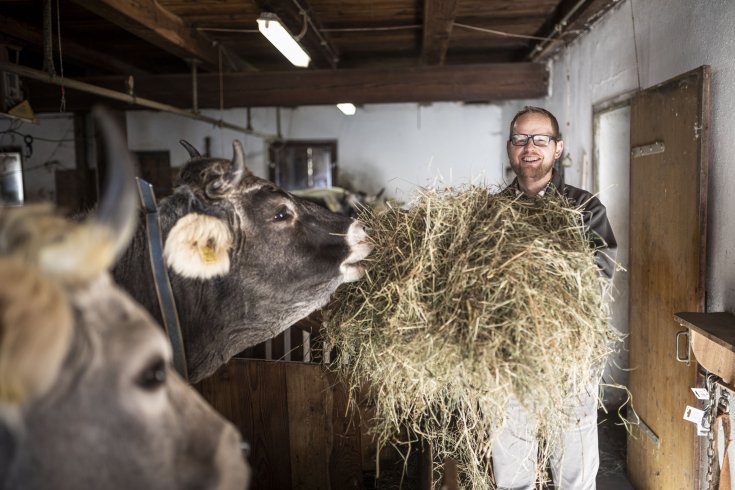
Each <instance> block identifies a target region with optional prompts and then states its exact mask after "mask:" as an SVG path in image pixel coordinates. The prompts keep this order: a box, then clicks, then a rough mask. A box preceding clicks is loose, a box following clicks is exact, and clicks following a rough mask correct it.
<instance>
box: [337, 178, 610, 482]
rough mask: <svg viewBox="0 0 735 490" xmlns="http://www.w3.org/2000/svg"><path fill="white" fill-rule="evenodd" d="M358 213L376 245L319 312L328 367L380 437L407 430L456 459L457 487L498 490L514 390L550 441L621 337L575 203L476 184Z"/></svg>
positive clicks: (438, 456) (389, 438)
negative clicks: (363, 396) (361, 271)
mask: <svg viewBox="0 0 735 490" xmlns="http://www.w3.org/2000/svg"><path fill="white" fill-rule="evenodd" d="M361 219H362V220H363V221H364V222H365V223H366V227H367V228H368V229H369V233H370V239H371V241H372V242H373V244H374V246H375V248H374V251H373V253H372V254H371V255H370V257H369V258H368V259H367V261H366V265H367V274H366V277H365V279H364V280H362V281H359V282H356V283H352V284H350V285H347V286H345V287H343V289H340V290H338V291H337V293H336V296H335V298H334V302H333V307H332V309H331V310H330V311H329V312H328V313H327V314H326V320H325V330H324V334H325V337H326V339H327V342H328V345H329V346H331V347H333V348H336V351H337V352H338V355H337V358H336V360H335V361H334V362H333V363H332V364H331V367H332V368H333V369H335V370H336V371H337V372H338V373H339V374H340V375H341V376H342V377H343V379H344V380H345V381H346V383H347V386H348V387H349V388H350V389H351V390H352V392H353V393H354V392H355V391H356V390H359V389H361V388H362V387H368V388H369V397H370V399H371V400H372V401H373V402H374V403H375V410H376V419H375V420H374V421H373V423H374V424H375V425H374V429H373V430H374V432H375V435H376V437H377V439H378V443H379V447H381V446H383V445H385V444H390V443H395V442H396V436H397V435H398V434H399V432H401V430H403V429H408V431H409V433H410V434H413V435H416V436H420V437H421V438H422V439H423V440H424V441H426V442H428V443H429V444H430V445H431V448H432V451H433V453H434V455H435V462H436V463H440V462H441V461H442V460H443V459H444V458H445V457H452V458H454V459H456V460H457V462H458V469H459V472H460V475H461V478H462V483H463V485H464V486H465V487H467V488H493V485H492V483H491V482H490V480H489V478H488V465H489V464H490V458H489V455H490V451H491V449H492V444H493V440H494V437H495V436H496V435H497V433H498V430H499V429H500V428H501V427H502V426H503V424H504V407H505V404H506V401H507V400H508V398H509V397H510V396H511V395H514V396H516V397H517V398H518V400H519V401H520V402H521V403H522V404H523V405H524V407H526V408H527V410H528V411H529V412H530V413H531V414H532V415H533V416H534V417H535V419H536V421H537V432H538V435H539V437H540V438H541V439H542V440H544V441H546V444H542V447H547V446H548V445H550V444H554V441H556V440H558V437H559V428H560V426H561V421H562V420H564V419H565V418H566V417H567V415H568V414H567V413H566V411H565V401H566V400H567V398H568V396H569V393H570V391H573V390H577V389H579V390H581V389H583V388H584V387H585V386H587V385H588V383H589V380H590V375H591V374H590V373H593V372H599V369H600V368H601V366H602V365H603V363H604V361H605V359H606V357H607V356H608V355H609V354H610V353H611V351H612V347H613V344H614V342H615V341H617V340H619V338H618V334H617V333H616V331H615V330H613V329H611V328H610V327H609V326H608V309H607V308H606V306H605V302H604V301H603V296H602V285H603V283H602V279H601V278H600V275H599V273H598V270H597V267H596V266H595V262H594V257H593V253H592V250H591V249H590V246H589V244H588V242H587V240H586V238H585V236H584V231H583V228H582V225H581V214H580V211H579V210H576V209H571V208H570V207H569V204H568V203H567V202H566V201H565V200H564V199H563V198H561V197H547V198H545V199H543V200H527V199H516V198H514V197H512V196H506V195H502V194H495V195H493V194H491V193H490V192H488V189H485V188H481V187H476V186H472V187H467V188H462V189H448V190H441V191H439V190H427V191H423V192H421V193H420V194H419V196H418V198H417V199H416V200H415V201H414V202H413V203H412V205H411V206H410V207H409V209H408V210H403V209H389V210H388V212H385V213H382V214H374V213H373V214H371V213H369V212H367V213H366V214H365V215H364V216H362V217H361ZM567 406H568V404H567ZM544 458H548V454H544V455H543V456H542V459H544ZM539 474H541V473H539Z"/></svg>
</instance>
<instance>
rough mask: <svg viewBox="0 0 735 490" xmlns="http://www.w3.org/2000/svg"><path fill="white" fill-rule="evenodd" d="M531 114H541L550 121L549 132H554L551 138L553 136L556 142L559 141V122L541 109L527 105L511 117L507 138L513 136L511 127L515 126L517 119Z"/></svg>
mask: <svg viewBox="0 0 735 490" xmlns="http://www.w3.org/2000/svg"><path fill="white" fill-rule="evenodd" d="M528 113H533V114H543V115H544V116H546V117H548V118H549V120H550V121H551V130H552V131H553V132H554V134H553V135H552V136H554V137H555V138H556V139H557V140H560V139H561V133H560V132H559V122H558V121H557V120H556V117H554V115H553V114H552V113H550V112H549V111H547V110H546V109H544V108H543V107H535V106H532V105H527V106H526V107H524V108H523V109H521V110H520V111H518V113H517V114H516V115H515V117H513V120H512V121H511V122H510V131H509V133H508V138H510V135H511V134H513V125H515V123H516V121H517V120H518V118H519V117H521V116H523V115H524V114H528Z"/></svg>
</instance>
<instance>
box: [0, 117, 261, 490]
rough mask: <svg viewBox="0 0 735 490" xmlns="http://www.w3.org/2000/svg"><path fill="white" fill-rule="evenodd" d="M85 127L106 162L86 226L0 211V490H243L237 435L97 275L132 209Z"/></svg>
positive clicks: (122, 167) (157, 332) (139, 312)
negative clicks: (99, 197) (102, 186)
mask: <svg viewBox="0 0 735 490" xmlns="http://www.w3.org/2000/svg"><path fill="white" fill-rule="evenodd" d="M95 115H96V117H97V120H98V124H99V125H100V126H101V127H102V128H103V134H104V136H105V139H106V141H107V148H108V149H109V150H108V155H109V156H108V161H111V162H113V164H112V166H111V167H110V171H109V179H108V181H109V182H110V184H109V185H108V186H107V191H106V192H105V196H106V197H105V200H104V201H103V202H102V203H101V205H100V206H99V208H98V211H97V212H96V214H94V215H91V216H89V217H88V219H86V220H85V221H83V222H81V223H79V222H72V221H69V220H67V219H66V218H63V217H61V215H59V214H57V213H56V212H55V211H54V210H53V209H52V208H51V207H50V206H41V205H34V206H27V207H24V208H15V209H10V208H0V488H2V489H4V490H20V489H22V490H40V489H49V488H53V489H55V490H67V489H68V490H78V489H93V488H94V489H112V490H115V489H126V490H127V489H143V488H149V489H154V488H155V489H159V490H161V489H163V490H179V489H181V490H183V489H192V488H207V489H218V490H235V489H239V490H242V489H245V488H246V487H247V482H248V478H249V469H248V466H247V464H246V463H245V461H244V459H243V458H242V452H241V441H240V435H239V433H238V432H237V431H236V430H235V428H234V427H233V426H232V425H231V424H230V423H229V422H227V421H225V420H224V419H223V418H222V417H221V416H220V415H219V414H217V413H216V412H215V411H214V410H213V409H212V408H211V407H209V406H208V405H207V404H206V403H205V402H204V400H203V399H202V398H201V397H200V396H199V394H198V393H197V392H196V391H194V389H193V388H192V387H191V386H189V385H188V384H187V383H186V382H185V381H184V380H183V379H182V378H181V377H179V376H178V374H177V373H176V372H175V370H174V369H173V367H172V365H171V347H170V344H169V342H168V339H166V338H165V334H164V333H163V330H162V329H161V328H160V326H158V325H157V324H156V323H155V322H154V320H153V319H152V318H151V316H150V315H149V314H148V312H147V311H145V310H144V309H143V308H142V307H141V306H140V305H138V304H136V303H135V302H134V301H133V300H132V299H131V298H130V296H129V295H128V294H127V293H125V292H124V291H123V290H122V289H121V288H120V287H119V286H117V285H115V284H114V282H113V281H112V278H111V276H110V274H109V273H108V272H107V269H108V268H109V267H111V265H112V264H113V262H114V260H115V259H116V257H117V256H118V255H119V253H120V252H121V251H122V249H124V248H125V247H126V246H127V243H128V240H129V238H130V237H131V235H132V232H133V230H134V227H135V221H136V218H137V198H136V190H135V182H134V170H133V169H132V164H131V161H130V158H129V155H128V153H127V151H126V149H125V147H124V144H123V139H122V133H121V132H120V131H119V129H117V128H116V127H115V126H114V123H113V122H112V119H111V117H110V115H109V114H107V113H105V112H104V111H102V110H100V109H97V110H95Z"/></svg>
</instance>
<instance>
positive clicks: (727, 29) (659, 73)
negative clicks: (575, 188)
mask: <svg viewBox="0 0 735 490" xmlns="http://www.w3.org/2000/svg"><path fill="white" fill-rule="evenodd" d="M733 22H735V2H733V1H731V0H707V1H690V0H645V1H643V0H626V1H623V2H621V5H620V6H618V7H617V8H616V10H614V11H613V12H611V13H609V14H608V15H607V16H606V17H605V18H604V19H603V20H602V22H601V23H599V24H598V25H596V26H595V27H594V28H593V29H592V31H591V32H589V33H587V34H586V35H584V36H583V37H582V38H580V39H579V40H578V41H576V42H575V43H573V44H572V45H571V46H569V47H568V48H567V49H566V50H565V52H564V53H563V55H561V56H560V57H559V58H558V59H556V60H554V62H553V65H552V70H553V76H552V94H551V96H550V97H549V99H548V101H547V103H546V105H547V107H548V108H549V109H550V110H551V111H552V112H554V113H555V114H556V115H557V117H558V119H559V123H560V125H561V126H562V128H563V129H562V131H563V132H564V134H565V140H566V145H567V149H568V150H569V153H570V155H571V157H572V161H573V162H574V165H573V166H572V167H571V168H569V169H567V180H568V181H569V182H570V183H572V184H576V185H581V186H582V187H587V188H591V187H592V182H591V172H588V173H587V175H588V178H587V181H586V182H581V175H582V165H581V163H582V161H583V160H584V159H585V158H587V159H588V160H589V159H590V157H591V154H592V138H593V135H592V107H593V106H594V105H595V104H599V103H601V102H604V101H606V100H609V99H612V98H614V97H616V96H619V95H621V94H625V93H627V92H631V91H635V90H638V89H639V88H647V87H650V86H653V85H656V84H658V83H660V82H664V81H666V80H668V79H669V78H672V77H675V76H677V75H679V74H681V73H684V72H687V71H689V70H692V69H694V68H697V67H699V66H701V65H705V64H707V65H710V66H711V67H712V124H711V127H710V135H711V146H710V149H709V150H710V162H709V163H710V167H709V168H710V176H709V179H710V180H709V222H708V227H709V231H708V250H707V253H708V267H707V309H708V311H729V312H735V214H734V213H735V211H734V210H735V193H733V192H732V190H731V188H732V186H733V185H734V184H735V165H733V161H735V145H733V144H731V141H732V132H733V131H734V130H735V57H734V56H733V52H734V51H735V30H734V29H733ZM652 192H655V189H652ZM621 225H622V226H625V227H627V226H628V224H627V223H624V224H622V223H620V224H619V223H613V226H614V227H616V228H617V227H620V226H621Z"/></svg>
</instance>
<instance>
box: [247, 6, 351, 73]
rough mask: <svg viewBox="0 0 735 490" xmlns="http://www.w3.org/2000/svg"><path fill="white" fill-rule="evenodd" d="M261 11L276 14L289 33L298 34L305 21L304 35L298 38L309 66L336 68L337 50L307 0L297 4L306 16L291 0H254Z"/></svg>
mask: <svg viewBox="0 0 735 490" xmlns="http://www.w3.org/2000/svg"><path fill="white" fill-rule="evenodd" d="M255 3H256V4H257V5H258V8H260V11H261V12H272V13H274V14H276V15H277V16H278V17H279V18H280V19H281V21H282V22H283V24H284V25H285V26H286V28H287V29H288V30H289V31H291V34H293V35H294V36H298V35H299V34H300V33H301V31H302V30H303V29H304V22H306V23H307V26H306V31H305V33H304V37H303V38H301V39H300V40H299V43H300V44H301V45H302V46H303V48H304V49H305V50H306V52H307V53H309V56H310V57H311V61H312V63H311V66H313V67H314V68H336V67H337V62H338V61H339V52H338V51H337V48H335V47H334V45H333V44H332V43H331V42H329V39H327V38H326V36H325V35H324V34H323V33H322V25H321V23H320V22H319V18H318V17H317V15H316V13H315V12H314V9H312V8H311V6H310V5H309V2H308V1H307V0H299V1H298V4H299V5H300V6H301V8H302V9H303V10H304V12H305V13H306V17H304V15H303V14H302V12H301V10H299V9H298V7H297V6H296V3H295V2H294V1H293V0H255Z"/></svg>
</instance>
